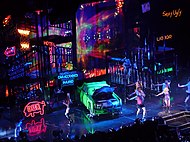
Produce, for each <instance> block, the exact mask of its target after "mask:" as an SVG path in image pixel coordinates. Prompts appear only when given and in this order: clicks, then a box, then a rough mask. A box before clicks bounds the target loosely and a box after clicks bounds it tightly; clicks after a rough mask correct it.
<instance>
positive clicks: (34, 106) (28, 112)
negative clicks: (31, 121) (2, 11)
mask: <svg viewBox="0 0 190 142" xmlns="http://www.w3.org/2000/svg"><path fill="white" fill-rule="evenodd" d="M45 106H46V104H45V102H44V101H41V102H39V101H32V102H29V103H28V104H27V105H26V106H25V107H24V110H23V113H24V116H26V117H30V116H31V117H34V116H35V115H36V114H40V115H44V107H45Z"/></svg>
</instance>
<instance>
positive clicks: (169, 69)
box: [157, 67, 173, 74]
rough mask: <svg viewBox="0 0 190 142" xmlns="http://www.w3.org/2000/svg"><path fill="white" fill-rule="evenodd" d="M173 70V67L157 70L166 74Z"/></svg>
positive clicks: (158, 72)
mask: <svg viewBox="0 0 190 142" xmlns="http://www.w3.org/2000/svg"><path fill="white" fill-rule="evenodd" d="M172 71H173V67H169V68H163V69H161V70H159V71H157V74H164V73H168V72H172Z"/></svg>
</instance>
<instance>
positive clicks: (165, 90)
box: [156, 85, 170, 113]
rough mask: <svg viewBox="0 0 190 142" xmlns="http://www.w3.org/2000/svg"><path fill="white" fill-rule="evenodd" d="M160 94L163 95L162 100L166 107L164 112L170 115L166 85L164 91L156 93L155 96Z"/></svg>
mask: <svg viewBox="0 0 190 142" xmlns="http://www.w3.org/2000/svg"><path fill="white" fill-rule="evenodd" d="M162 94H164V98H163V100H164V103H165V107H166V109H165V112H166V113H170V92H169V86H168V85H166V87H165V88H164V90H163V91H162V92H160V93H158V94H157V95H156V96H160V95H162Z"/></svg>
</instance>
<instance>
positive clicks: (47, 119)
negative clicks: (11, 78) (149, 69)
mask: <svg viewBox="0 0 190 142" xmlns="http://www.w3.org/2000/svg"><path fill="white" fill-rule="evenodd" d="M185 97H186V93H185V91H184V90H182V89H178V90H173V92H172V94H171V104H172V107H171V110H170V114H166V113H165V112H164V108H163V107H162V103H161V102H162V97H155V96H154V95H149V96H147V97H146V98H145V99H146V100H145V106H146V109H147V115H146V118H147V119H151V118H154V117H162V116H166V115H172V114H174V113H176V112H180V111H190V107H188V106H186V105H185V104H184V99H185ZM189 106H190V101H189ZM70 112H71V118H72V119H73V123H71V125H69V122H68V120H67V118H66V117H65V115H64V113H65V108H64V107H61V108H60V109H59V110H56V111H53V112H51V113H48V114H45V115H43V116H37V117H35V118H24V119H23V117H22V115H21V113H19V112H17V110H9V109H7V110H4V111H2V112H1V119H0V126H1V127H0V138H1V139H2V138H6V137H16V135H18V132H19V131H20V130H21V129H22V130H26V131H25V132H26V133H27V137H28V139H29V140H30V141H33V140H36V139H38V138H40V139H42V140H45V141H47V142H48V141H53V140H54V139H56V138H58V137H59V138H66V137H69V138H71V139H73V138H74V137H76V136H78V137H81V136H82V135H85V134H88V133H92V134H93V133H94V132H95V131H109V129H115V130H117V129H119V128H120V127H121V126H124V125H132V124H133V123H134V121H135V119H136V101H135V100H132V101H127V102H126V103H125V104H123V108H122V114H120V115H118V116H107V115H105V116H101V117H96V118H90V117H89V115H88V111H87V110H85V109H84V107H83V106H72V107H71V111H70ZM139 117H140V118H141V117H142V116H141V115H139Z"/></svg>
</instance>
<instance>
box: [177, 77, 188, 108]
mask: <svg viewBox="0 0 190 142" xmlns="http://www.w3.org/2000/svg"><path fill="white" fill-rule="evenodd" d="M178 87H181V88H182V87H187V90H186V93H187V96H186V98H185V101H184V103H185V104H186V105H187V101H188V100H189V98H190V78H188V82H187V83H186V84H184V85H180V84H178Z"/></svg>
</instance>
